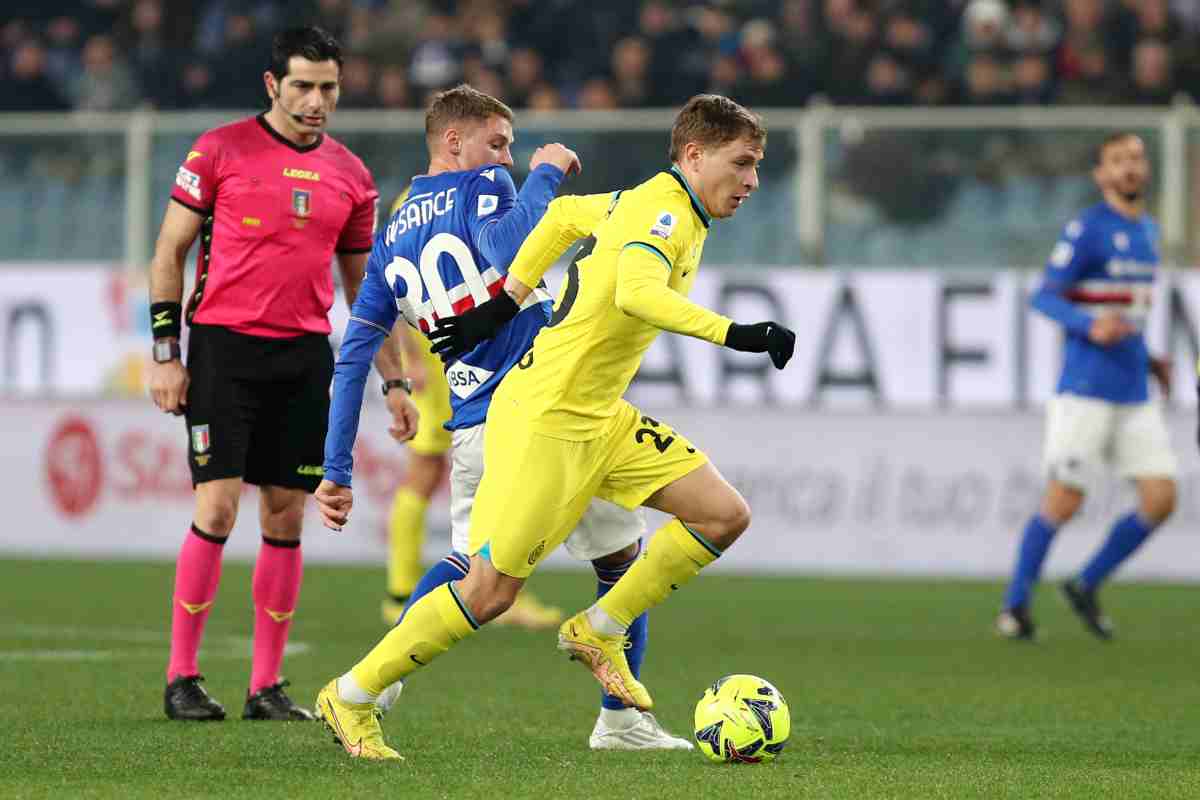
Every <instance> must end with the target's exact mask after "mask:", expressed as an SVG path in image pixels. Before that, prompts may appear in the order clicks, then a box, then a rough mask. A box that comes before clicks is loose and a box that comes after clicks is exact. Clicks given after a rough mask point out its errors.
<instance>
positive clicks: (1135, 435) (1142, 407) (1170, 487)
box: [1063, 403, 1177, 639]
mask: <svg viewBox="0 0 1200 800" xmlns="http://www.w3.org/2000/svg"><path fill="white" fill-rule="evenodd" d="M1116 417H1117V424H1116V431H1115V435H1114V441H1113V464H1114V466H1115V467H1116V470H1117V473H1118V474H1119V475H1121V476H1122V477H1125V478H1129V479H1131V480H1133V481H1134V484H1135V486H1136V487H1137V498H1138V506H1137V508H1136V509H1135V510H1132V511H1129V512H1128V513H1126V514H1124V515H1123V516H1122V517H1121V518H1120V519H1118V520H1117V521H1116V522H1115V523H1114V524H1113V526H1112V528H1111V529H1110V530H1109V533H1108V537H1107V538H1106V539H1105V541H1104V542H1103V544H1101V546H1100V548H1099V550H1097V551H1096V553H1095V555H1093V556H1092V558H1091V559H1090V560H1089V561H1088V562H1087V564H1085V565H1084V567H1083V569H1082V570H1081V571H1080V573H1079V575H1078V576H1077V577H1076V578H1074V579H1072V580H1070V581H1067V582H1066V583H1065V584H1064V585H1063V593H1064V594H1065V595H1066V597H1067V599H1068V601H1069V602H1070V603H1071V607H1072V608H1073V609H1074V610H1075V612H1076V613H1077V614H1078V615H1079V617H1080V619H1082V620H1083V623H1084V625H1085V626H1086V627H1087V629H1088V630H1089V631H1091V632H1092V633H1094V634H1095V635H1096V636H1099V637H1100V638H1102V639H1108V638H1111V636H1112V622H1111V621H1110V620H1109V619H1108V618H1107V617H1106V616H1105V615H1104V613H1103V612H1102V611H1101V609H1100V604H1099V601H1098V600H1097V592H1098V591H1099V589H1100V587H1101V586H1102V585H1103V583H1104V581H1106V580H1107V579H1108V578H1109V576H1111V575H1112V574H1113V573H1114V572H1115V571H1116V570H1117V568H1118V567H1120V566H1121V564H1123V563H1124V562H1125V561H1126V560H1127V559H1129V557H1130V556H1132V555H1133V554H1134V552H1135V551H1136V550H1137V549H1138V548H1139V547H1141V546H1142V544H1143V543H1144V542H1145V541H1146V540H1147V539H1148V538H1150V535H1151V534H1152V533H1154V531H1155V530H1156V529H1157V528H1158V526H1159V525H1161V524H1162V523H1163V522H1165V521H1166V519H1167V518H1168V517H1169V516H1171V513H1172V512H1173V511H1174V510H1175V502H1176V486H1175V473H1176V471H1177V465H1176V463H1175V456H1174V454H1173V453H1172V452H1171V445H1170V441H1169V438H1168V434H1167V428H1166V424H1165V422H1164V421H1163V418H1162V411H1161V409H1160V408H1159V406H1158V405H1157V404H1155V403H1143V404H1139V405H1135V406H1125V407H1120V408H1118V409H1117V411H1116Z"/></svg>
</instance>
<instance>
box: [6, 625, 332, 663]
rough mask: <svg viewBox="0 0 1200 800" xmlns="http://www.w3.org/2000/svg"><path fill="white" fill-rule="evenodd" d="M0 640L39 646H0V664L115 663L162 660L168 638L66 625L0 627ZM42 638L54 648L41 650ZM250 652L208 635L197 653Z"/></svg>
mask: <svg viewBox="0 0 1200 800" xmlns="http://www.w3.org/2000/svg"><path fill="white" fill-rule="evenodd" d="M0 639H33V640H36V641H38V642H39V643H40V644H41V645H42V646H39V647H14V646H13V645H7V646H0V661H119V660H134V659H137V660H143V659H148V658H163V657H165V653H166V652H167V646H168V645H169V644H170V641H171V636H170V634H169V633H167V632H165V631H154V630H146V629H138V628H88V627H78V626H70V625H23V624H7V625H5V624H0ZM46 639H51V640H53V644H54V645H66V646H64V647H53V646H52V647H45V646H44V645H45V641H44V640H46ZM80 642H97V643H103V645H105V646H104V647H103V649H101V648H96V649H90V648H81V647H79V646H78V645H79V643H80ZM113 644H156V645H159V647H158V648H156V649H153V650H150V649H147V648H144V647H142V648H113V647H112V646H111V645H113ZM310 650H312V645H310V644H308V643H307V642H300V641H291V642H288V644H287V647H286V648H285V649H284V654H285V655H289V656H294V655H299V654H301V653H307V652H309V651H310ZM253 651H254V640H253V639H251V638H250V637H248V636H229V635H219V636H209V637H207V642H206V646H205V647H203V648H201V651H200V652H201V654H203V655H204V656H205V657H206V658H217V659H242V660H248V659H250V658H251V657H252V655H253Z"/></svg>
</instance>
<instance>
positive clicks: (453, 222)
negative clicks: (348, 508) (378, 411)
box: [325, 164, 563, 486]
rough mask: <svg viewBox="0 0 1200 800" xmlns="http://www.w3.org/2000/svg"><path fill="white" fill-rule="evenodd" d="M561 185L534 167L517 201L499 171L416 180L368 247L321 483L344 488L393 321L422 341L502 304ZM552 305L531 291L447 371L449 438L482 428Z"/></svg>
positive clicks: (337, 380)
mask: <svg viewBox="0 0 1200 800" xmlns="http://www.w3.org/2000/svg"><path fill="white" fill-rule="evenodd" d="M562 178H563V173H562V170H560V169H558V168H557V167H554V166H552V165H549V164H542V165H539V166H538V167H537V168H536V169H534V170H533V171H532V172H531V173H530V174H529V177H528V178H527V179H526V181H525V183H524V185H523V186H522V187H521V191H520V193H518V192H517V191H516V188H515V187H514V185H513V181H512V177H511V176H510V175H509V174H508V171H507V170H506V169H505V168H504V167H501V166H498V165H490V166H487V167H484V168H481V169H476V170H470V171H464V172H446V173H441V174H438V175H423V176H418V177H416V178H414V179H413V182H412V187H411V189H410V190H409V195H408V198H407V199H406V200H405V201H404V203H403V204H402V205H401V206H400V207H399V208H398V209H396V213H395V214H393V215H392V217H391V219H390V220H389V221H388V223H387V225H386V226H385V227H384V228H383V229H382V230H381V231H380V232H379V233H378V235H377V236H376V238H375V246H374V248H373V249H372V250H371V257H370V259H369V260H368V262H367V274H366V277H365V279H364V280H363V285H362V289H361V290H360V291H359V294H358V297H357V299H356V300H355V301H354V307H353V308H352V309H351V314H350V323H349V325H348V326H347V328H346V335H345V338H344V339H343V340H342V347H341V352H340V353H339V355H338V362H337V366H336V368H335V370H334V379H333V397H332V399H331V404H330V411H329V433H328V434H327V436H326V438H325V477H326V478H328V479H329V480H331V481H333V482H334V483H337V484H339V485H342V486H349V485H350V473H351V470H352V468H353V460H352V457H351V451H352V449H353V447H354V440H355V437H356V436H357V435H358V419H359V412H360V409H361V407H362V396H363V389H364V386H365V385H366V378H367V373H368V372H369V371H370V367H371V360H372V359H373V358H374V356H375V353H376V351H378V349H379V346H380V344H381V343H382V342H383V338H384V337H385V336H386V335H387V334H388V333H389V332H390V331H391V329H392V325H393V324H394V323H395V322H396V319H397V318H398V317H399V316H401V315H402V316H403V317H404V318H405V320H407V321H408V323H409V324H410V325H412V326H413V327H415V328H417V329H419V330H420V331H421V332H422V333H425V334H428V333H429V332H430V331H431V330H432V329H433V326H434V324H435V323H436V321H437V320H439V319H443V318H445V317H449V316H452V315H458V314H462V313H464V312H466V311H468V310H469V309H471V308H474V307H475V306H477V305H479V304H481V303H483V302H485V301H487V300H488V299H490V298H491V297H493V296H495V295H497V294H499V293H500V291H501V290H502V289H503V286H504V278H505V276H506V275H507V274H508V265H509V264H510V263H511V262H512V260H513V258H514V257H515V256H516V254H517V250H519V249H520V247H521V243H522V242H523V241H524V240H525V237H526V236H528V235H529V232H530V231H531V230H533V228H534V226H535V225H537V223H538V221H539V220H540V219H541V218H542V216H543V215H544V214H545V212H546V207H547V206H548V205H549V203H550V201H551V199H553V197H554V192H555V190H556V189H557V188H558V184H559V183H560V182H561V181H562ZM551 305H552V300H551V298H550V295H549V294H548V293H547V292H546V291H545V290H544V289H543V288H538V289H535V290H534V291H533V292H532V293H530V295H529V297H528V298H527V299H526V301H525V303H524V304H522V306H521V311H520V313H519V314H517V316H516V317H515V318H514V319H512V320H510V321H509V322H508V323H507V324H506V325H505V326H504V327H503V328H502V329H501V330H500V332H499V333H497V335H496V336H495V338H493V339H490V340H488V341H486V342H483V343H481V344H479V345H478V346H477V347H476V348H475V349H474V350H472V351H471V352H469V353H467V354H465V355H463V356H462V357H461V358H460V359H459V360H458V361H456V362H454V363H453V364H451V365H450V366H449V367H448V368H447V370H446V377H447V379H448V382H449V384H450V391H451V397H450V405H451V408H452V409H453V415H452V416H451V418H450V421H449V422H448V423H446V427H447V428H449V429H451V430H454V429H457V428H467V427H472V426H474V425H478V424H480V423H482V422H483V421H484V419H486V417H487V409H488V404H489V403H490V402H491V397H492V392H493V391H494V390H495V388H496V385H497V384H498V383H499V382H500V379H501V378H503V377H504V375H505V373H507V372H508V370H509V369H510V368H511V367H512V366H513V364H515V363H516V362H517V361H518V360H519V359H520V358H521V357H522V356H523V355H524V354H525V353H526V351H527V350H528V349H529V346H530V344H532V342H533V337H534V336H536V335H537V332H538V331H539V330H541V328H542V327H543V326H544V325H545V324H546V322H547V320H549V318H550V311H551ZM420 424H422V425H427V424H436V423H435V421H433V420H421V422H420Z"/></svg>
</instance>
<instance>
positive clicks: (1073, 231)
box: [1030, 220, 1092, 336]
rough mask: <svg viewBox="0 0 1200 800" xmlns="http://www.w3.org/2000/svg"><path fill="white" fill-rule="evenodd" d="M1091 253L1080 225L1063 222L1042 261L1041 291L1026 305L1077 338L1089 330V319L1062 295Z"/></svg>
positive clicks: (1086, 263) (1087, 261)
mask: <svg viewBox="0 0 1200 800" xmlns="http://www.w3.org/2000/svg"><path fill="white" fill-rule="evenodd" d="M1091 250H1092V246H1091V236H1090V231H1089V230H1088V228H1087V226H1086V225H1085V224H1084V222H1083V221H1082V220H1072V221H1071V222H1069V223H1067V225H1066V227H1065V228H1063V232H1062V235H1061V236H1059V239H1058V242H1057V243H1056V244H1055V245H1054V249H1053V250H1052V251H1051V252H1050V258H1049V259H1048V260H1047V261H1046V269H1045V271H1044V272H1043V275H1042V285H1041V288H1039V289H1038V291H1037V292H1036V293H1035V294H1034V295H1033V297H1032V298H1031V299H1030V305H1032V306H1033V307H1034V308H1036V309H1037V310H1038V311H1040V312H1042V313H1043V314H1045V315H1046V316H1048V317H1050V318H1051V319H1053V320H1055V321H1056V322H1058V323H1059V324H1060V325H1062V326H1063V327H1065V328H1066V329H1067V330H1068V331H1070V332H1072V333H1075V334H1079V335H1081V336H1086V335H1087V333H1088V330H1090V328H1091V325H1092V317H1091V315H1090V314H1088V313H1086V312H1084V311H1082V310H1080V309H1079V308H1077V307H1076V306H1075V304H1073V303H1072V302H1071V301H1069V300H1068V299H1067V298H1066V293H1067V291H1068V290H1070V288H1071V286H1072V284H1074V283H1076V282H1077V281H1079V280H1080V278H1081V276H1082V275H1083V273H1084V270H1086V269H1087V267H1088V264H1089V263H1090V261H1091Z"/></svg>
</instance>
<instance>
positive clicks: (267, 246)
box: [171, 115, 379, 339]
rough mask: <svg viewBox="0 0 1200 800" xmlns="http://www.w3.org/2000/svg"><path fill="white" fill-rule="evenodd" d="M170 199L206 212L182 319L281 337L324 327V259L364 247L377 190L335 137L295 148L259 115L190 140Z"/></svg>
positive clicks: (329, 285)
mask: <svg viewBox="0 0 1200 800" xmlns="http://www.w3.org/2000/svg"><path fill="white" fill-rule="evenodd" d="M171 199H172V200H174V201H175V202H177V203H181V204H183V205H185V206H187V207H188V208H190V209H192V210H193V211H195V212H196V213H198V214H203V215H204V216H205V217H210V219H209V220H208V221H206V223H205V225H204V227H203V229H202V230H201V238H200V252H199V256H198V257H197V262H196V286H195V290H194V291H193V293H192V297H191V300H190V301H189V302H188V312H187V319H188V322H189V323H197V324H201V325H220V326H222V327H225V328H229V329H230V330H232V331H236V332H237V333H242V334H248V335H250V336H263V337H268V338H273V339H281V338H287V337H292V336H300V335H302V334H306V333H322V334H328V333H329V331H330V327H329V317H328V311H329V307H330V306H331V305H332V304H333V275H332V273H331V271H330V262H331V261H332V259H333V254H334V253H335V252H337V253H365V252H368V251H370V249H371V244H372V238H373V235H374V229H375V218H376V213H377V210H378V203H379V193H378V192H376V191H375V183H374V181H373V180H372V179H371V173H370V172H368V171H367V168H366V167H365V166H364V165H363V163H362V161H360V160H359V159H358V157H357V156H355V155H354V154H353V153H351V152H350V150H349V149H347V148H346V147H345V145H343V144H342V143H341V142H338V141H336V140H335V139H333V138H332V137H330V136H325V135H322V136H320V137H319V138H318V139H317V140H316V141H315V142H313V143H312V144H310V145H306V146H300V145H296V144H293V143H292V142H290V141H288V140H287V139H285V138H284V137H283V136H281V135H280V134H279V133H277V132H276V131H275V130H273V129H272V128H271V127H270V125H268V124H267V121H266V119H264V118H263V116H262V115H259V116H257V117H251V118H249V119H245V120H242V121H240V122H234V123H231V124H229V125H223V126H221V127H220V128H214V129H212V130H210V131H208V132H206V133H204V134H203V135H202V136H201V137H200V138H199V139H197V140H196V143H195V144H194V145H193V146H192V149H191V150H190V151H188V154H187V157H186V158H185V159H184V161H183V164H181V165H180V167H179V172H178V173H177V174H176V176H175V188H174V190H173V191H172V192H171Z"/></svg>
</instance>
